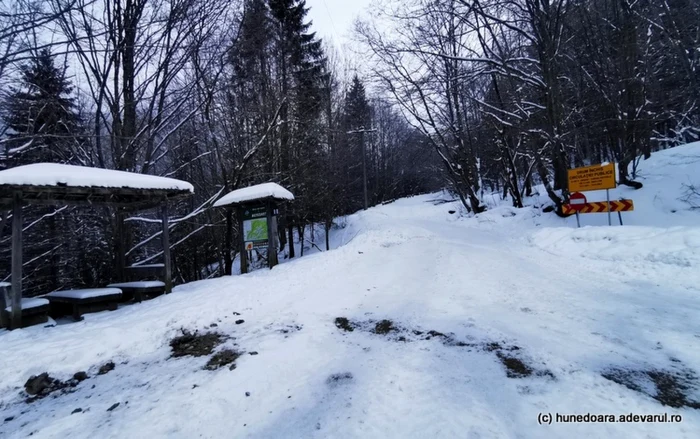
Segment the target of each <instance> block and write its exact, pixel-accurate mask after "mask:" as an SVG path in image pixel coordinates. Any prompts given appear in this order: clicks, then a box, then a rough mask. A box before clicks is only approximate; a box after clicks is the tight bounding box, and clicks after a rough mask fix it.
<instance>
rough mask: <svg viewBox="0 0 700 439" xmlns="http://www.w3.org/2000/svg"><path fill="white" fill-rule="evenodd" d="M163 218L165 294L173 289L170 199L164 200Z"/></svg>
mask: <svg viewBox="0 0 700 439" xmlns="http://www.w3.org/2000/svg"><path fill="white" fill-rule="evenodd" d="M161 218H162V223H163V233H162V238H163V271H164V275H165V281H164V282H165V294H168V293H171V292H172V291H173V272H172V266H171V263H170V228H169V226H168V200H165V201H163V207H161Z"/></svg>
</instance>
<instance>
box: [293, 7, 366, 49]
mask: <svg viewBox="0 0 700 439" xmlns="http://www.w3.org/2000/svg"><path fill="white" fill-rule="evenodd" d="M371 1H372V0H306V5H307V6H308V7H309V8H310V10H309V15H308V16H307V17H308V18H309V19H310V20H313V26H312V29H313V30H314V31H316V32H317V35H318V36H319V37H321V38H323V40H325V41H326V42H328V43H331V42H333V43H334V45H335V46H336V47H337V48H338V49H340V48H341V47H342V46H343V45H344V44H347V43H349V41H350V38H349V36H350V32H351V31H352V25H353V22H354V21H355V18H357V16H358V15H361V14H362V13H363V12H364V10H365V9H366V8H367V6H369V4H370V3H371Z"/></svg>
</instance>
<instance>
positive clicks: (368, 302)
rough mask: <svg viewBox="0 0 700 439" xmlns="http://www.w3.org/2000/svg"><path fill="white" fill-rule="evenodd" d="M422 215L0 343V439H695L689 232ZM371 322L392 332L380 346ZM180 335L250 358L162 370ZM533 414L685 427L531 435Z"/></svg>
mask: <svg viewBox="0 0 700 439" xmlns="http://www.w3.org/2000/svg"><path fill="white" fill-rule="evenodd" d="M434 199H435V196H420V197H414V198H411V199H406V200H399V201H398V202H396V203H393V204H391V205H387V206H381V207H377V208H373V209H370V210H369V211H367V212H364V213H359V214H357V215H355V216H353V217H350V219H349V220H348V224H347V227H346V228H345V229H342V230H337V231H335V234H334V236H333V238H334V241H335V242H336V244H337V245H339V247H338V248H337V249H336V250H334V251H331V252H327V253H317V254H313V255H309V256H305V257H303V258H300V259H299V260H296V261H292V262H288V263H285V264H282V265H280V266H278V267H276V268H275V269H274V270H272V271H257V272H254V273H252V274H250V275H246V276H234V277H231V278H222V279H216V280H211V281H203V282H199V283H193V284H188V285H183V286H180V287H178V288H177V289H176V291H175V293H173V294H172V295H169V296H164V297H160V298H157V299H155V300H152V301H149V302H145V303H142V304H138V305H132V306H128V307H124V308H121V309H119V310H118V311H115V312H106V313H100V314H95V315H89V316H87V318H86V320H85V321H83V322H80V323H74V324H66V325H59V326H58V327H55V328H47V329H45V328H31V329H27V330H21V331H14V332H12V333H8V332H0V347H1V348H2V353H3V355H2V357H0V371H2V373H0V422H1V421H2V420H3V419H5V418H12V419H10V420H9V421H5V422H4V423H0V436H1V437H26V436H27V435H29V434H30V433H34V434H33V437H68V436H70V437H72V438H82V437H85V438H91V437H100V438H108V437H115V438H116V437H148V438H157V437H181V438H194V437H207V438H230V437H256V438H257V437H270V438H278V437H280V438H309V437H319V438H329V437H338V438H355V437H358V438H359V437H363V438H369V437H372V438H374V437H396V438H406V437H417V438H424V437H441V438H442V437H446V438H450V437H455V438H540V437H561V438H567V439H568V438H572V437H613V436H615V437H659V438H661V437H663V438H668V437H678V438H682V437H687V438H696V437H698V431H700V410H699V409H700V405H698V406H697V407H695V405H696V404H697V403H698V401H700V391H699V390H698V386H697V379H698V377H697V375H698V373H699V372H700V349H698V346H699V345H700V295H698V292H699V290H700V288H698V286H699V285H700V270H699V269H698V268H700V267H699V266H700V231H699V229H698V228H693V227H678V228H671V229H660V228H652V227H626V228H616V229H611V228H608V227H604V228H595V229H594V228H587V229H580V230H575V229H571V228H563V227H559V228H552V227H550V228H534V226H532V227H524V226H523V221H521V220H518V219H512V220H511V219H508V218H503V222H502V223H500V224H498V225H493V224H489V223H488V221H487V222H484V220H483V219H481V220H479V219H473V218H472V219H458V218H457V217H456V215H450V214H449V213H448V212H447V211H448V208H449V206H450V205H449V204H435V203H434V202H433V201H434ZM529 212H532V211H529ZM508 221H512V222H511V223H509V222H508ZM538 221H540V219H539V218H534V217H533V218H528V219H526V222H529V223H535V222H538ZM547 221H550V220H547ZM552 221H557V219H554V220H552ZM508 224H512V226H508ZM555 225H563V223H561V224H559V223H556V224H555ZM341 244H342V245H341ZM234 313H240V317H239V316H237V315H234ZM337 317H345V318H347V319H349V322H350V324H351V325H355V326H354V330H353V331H352V332H346V331H344V330H342V329H340V328H338V327H336V325H335V324H334V320H335V319H336V318H337ZM237 319H242V320H244V322H243V323H240V324H236V323H235V321H236V320H237ZM383 319H387V320H391V322H392V326H393V327H394V328H395V329H394V330H391V331H389V332H388V334H376V333H373V332H372V330H373V329H375V324H376V323H377V322H379V321H381V320H383ZM212 323H213V324H215V326H214V327H211V328H210V327H209V326H210V325H211V324H212ZM181 328H184V329H188V330H199V331H200V332H202V331H216V332H219V333H222V334H225V335H228V336H230V337H232V338H231V339H229V340H227V341H225V342H224V343H223V344H222V345H221V346H219V347H218V348H217V349H223V348H226V347H235V348H236V349H238V350H240V351H245V352H247V353H250V352H257V353H258V354H257V355H248V354H245V355H243V356H241V357H240V358H239V359H238V360H237V361H236V366H237V367H236V368H235V369H234V370H229V368H228V367H225V368H221V369H218V370H216V371H208V370H203V366H204V365H205V363H207V360H208V357H198V358H194V357H180V358H170V354H171V350H170V346H169V341H170V340H171V339H172V338H173V337H175V336H177V335H178V334H179V333H180V329H181ZM430 330H432V331H435V332H433V333H432V334H433V335H432V336H429V335H428V331H430ZM443 334H444V335H443ZM428 338H429V339H428ZM109 360H113V361H114V362H115V363H116V368H115V369H114V370H113V371H111V372H109V373H107V374H105V375H96V370H97V368H98V367H99V366H100V365H101V364H104V363H105V362H107V361H109ZM80 370H86V371H88V374H89V375H90V376H91V378H90V379H88V380H86V381H84V382H82V383H80V384H78V385H77V386H76V387H75V388H74V389H72V390H74V391H73V392H72V393H61V394H59V393H60V392H57V393H56V395H58V396H56V397H55V398H54V397H53V395H52V396H49V397H47V398H45V399H41V400H38V401H35V402H33V403H31V404H25V403H24V402H22V401H23V400H24V398H25V397H24V396H22V395H21V390H22V385H23V384H24V382H25V381H26V380H27V378H29V376H30V375H37V374H39V373H41V372H49V373H50V375H51V376H53V377H56V378H59V379H61V380H66V379H68V378H70V377H71V376H72V375H73V373H75V372H77V371H80ZM604 375H605V376H607V377H608V378H604ZM246 392H248V395H249V396H246ZM654 397H656V399H654ZM658 399H660V400H663V401H665V402H667V403H670V404H671V405H676V406H681V407H671V406H669V405H662V404H661V402H659V400H658ZM115 403H120V404H119V406H117V407H116V408H113V409H112V410H111V411H107V409H108V408H110V407H112V406H113V405H114V404H115ZM693 407H695V408H693ZM77 408H80V409H81V411H80V412H77V413H75V414H71V413H72V412H73V411H74V410H75V409H77ZM540 413H551V414H552V415H554V414H555V413H561V414H587V413H593V414H601V415H603V414H605V415H608V414H611V415H627V414H630V413H633V414H663V413H668V414H669V415H670V414H673V415H681V416H682V419H683V422H681V423H666V424H661V423H655V424H650V423H596V424H585V423H578V424H574V423H559V424H556V423H553V424H552V425H539V424H538V415H539V414H540Z"/></svg>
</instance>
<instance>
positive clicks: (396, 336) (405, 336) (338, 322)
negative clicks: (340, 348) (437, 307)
mask: <svg viewBox="0 0 700 439" xmlns="http://www.w3.org/2000/svg"><path fill="white" fill-rule="evenodd" d="M335 326H336V327H337V328H338V329H340V330H342V331H344V332H353V331H354V330H355V329H357V330H358V331H362V332H369V333H372V334H376V335H381V336H383V337H385V338H386V339H388V340H391V341H396V342H405V343H412V342H417V341H427V340H433V339H435V340H440V342H441V343H442V344H443V345H444V346H449V347H463V348H468V350H469V351H471V350H472V349H474V350H477V351H483V352H489V353H493V354H495V355H496V356H497V357H498V359H499V361H500V362H501V363H502V364H503V366H504V367H505V369H506V376H507V377H508V378H526V377H530V376H537V377H547V378H551V379H555V376H554V374H553V373H552V372H551V371H550V370H548V369H539V368H537V367H535V366H533V365H531V364H528V363H527V362H526V361H525V360H524V356H523V355H522V354H521V352H520V351H521V349H520V347H519V346H516V345H510V344H507V343H505V342H503V343H501V342H497V341H482V342H470V341H462V340H459V339H458V338H457V337H456V336H455V334H452V333H450V334H445V333H443V332H440V331H436V330H434V329H431V330H428V331H426V330H422V329H415V328H407V327H404V326H401V325H398V324H396V323H395V322H393V321H392V320H389V319H382V320H379V321H376V320H367V321H357V320H350V319H348V318H347V317H337V318H336V319H335Z"/></svg>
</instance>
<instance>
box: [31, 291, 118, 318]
mask: <svg viewBox="0 0 700 439" xmlns="http://www.w3.org/2000/svg"><path fill="white" fill-rule="evenodd" d="M44 297H45V298H47V299H48V300H49V302H50V304H51V307H50V314H51V316H52V317H56V316H64V315H72V316H73V319H75V320H76V321H79V320H82V318H83V317H82V316H83V314H87V313H90V312H99V311H107V310H109V311H114V310H115V309H117V305H118V303H119V300H120V299H121V297H122V292H121V290H120V289H119V288H93V289H86V290H67V291H54V292H52V293H49V294H47V295H45V296H44Z"/></svg>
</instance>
